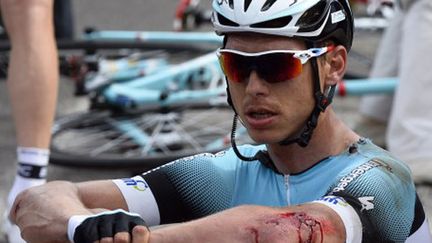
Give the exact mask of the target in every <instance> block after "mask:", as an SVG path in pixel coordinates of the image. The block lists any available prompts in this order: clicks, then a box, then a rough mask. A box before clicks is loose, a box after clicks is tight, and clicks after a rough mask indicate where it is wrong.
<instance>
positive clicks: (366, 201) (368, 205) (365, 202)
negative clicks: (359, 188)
mask: <svg viewBox="0 0 432 243" xmlns="http://www.w3.org/2000/svg"><path fill="white" fill-rule="evenodd" d="M374 199H375V197H372V196H371V197H359V198H358V200H359V201H360V203H361V205H362V208H361V209H360V211H361V212H363V211H364V210H366V211H368V210H371V209H374V207H375V205H374V204H373V203H372V201H373V200H374Z"/></svg>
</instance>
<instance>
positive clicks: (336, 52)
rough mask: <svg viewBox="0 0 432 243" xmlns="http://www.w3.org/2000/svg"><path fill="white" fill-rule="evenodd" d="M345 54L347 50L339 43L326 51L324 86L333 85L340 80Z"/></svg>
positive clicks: (344, 65)
mask: <svg viewBox="0 0 432 243" xmlns="http://www.w3.org/2000/svg"><path fill="white" fill-rule="evenodd" d="M347 55H348V54H347V50H346V49H345V47H344V46H341V45H337V46H335V47H334V49H333V50H331V51H329V52H328V53H326V56H325V66H326V68H325V69H326V72H325V77H324V87H329V86H331V85H335V84H337V83H338V82H339V81H341V80H342V78H343V76H344V74H345V70H346V66H347Z"/></svg>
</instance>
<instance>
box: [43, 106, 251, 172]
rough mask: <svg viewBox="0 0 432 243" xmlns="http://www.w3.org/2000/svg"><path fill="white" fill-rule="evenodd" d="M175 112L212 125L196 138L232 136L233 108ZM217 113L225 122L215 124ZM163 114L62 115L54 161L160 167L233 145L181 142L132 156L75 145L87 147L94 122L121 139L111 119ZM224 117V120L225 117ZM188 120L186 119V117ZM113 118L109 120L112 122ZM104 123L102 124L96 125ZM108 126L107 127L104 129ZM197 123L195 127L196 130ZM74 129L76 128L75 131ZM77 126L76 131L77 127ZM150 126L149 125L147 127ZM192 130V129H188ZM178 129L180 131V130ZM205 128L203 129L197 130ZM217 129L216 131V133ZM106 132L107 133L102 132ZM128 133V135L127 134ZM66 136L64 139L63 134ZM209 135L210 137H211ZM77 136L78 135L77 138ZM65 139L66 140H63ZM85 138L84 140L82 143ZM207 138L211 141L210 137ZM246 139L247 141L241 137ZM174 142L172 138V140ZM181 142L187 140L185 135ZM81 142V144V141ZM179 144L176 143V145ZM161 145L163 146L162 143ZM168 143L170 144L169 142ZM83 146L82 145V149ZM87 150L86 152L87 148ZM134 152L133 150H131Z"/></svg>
mask: <svg viewBox="0 0 432 243" xmlns="http://www.w3.org/2000/svg"><path fill="white" fill-rule="evenodd" d="M174 112H179V113H180V112H181V114H182V115H183V116H188V119H187V122H188V121H189V120H192V121H193V122H195V124H192V125H193V126H196V127H197V128H199V127H200V126H199V125H202V126H206V127H209V126H210V127H211V129H209V130H208V131H209V134H205V133H204V132H205V131H204V130H203V134H202V135H199V136H201V137H199V136H197V137H194V138H195V139H197V140H199V139H201V140H200V141H213V140H215V139H216V138H221V137H224V135H225V136H226V138H229V136H228V135H229V132H230V129H231V121H232V111H231V110H230V109H228V108H227V107H224V108H220V107H219V108H215V107H207V108H203V107H201V108H194V109H190V108H187V109H185V108H182V109H181V110H176V111H174ZM211 112H216V113H213V114H214V117H217V118H219V120H223V121H221V122H222V123H221V124H212V122H214V121H213V120H216V119H214V118H213V117H212V116H209V115H208V114H212V113H211ZM161 114H162V116H163V113H149V114H141V115H136V114H133V115H130V114H128V115H116V114H113V113H112V112H109V111H103V112H86V113H81V114H74V115H69V116H66V117H64V118H61V119H59V120H57V121H56V122H55V125H54V128H53V132H52V142H51V155H50V163H52V164H56V165H61V166H75V167H100V168H102V167H103V168H134V169H146V170H148V169H152V168H155V167H158V166H161V165H163V164H165V163H167V162H170V161H173V160H175V159H178V158H181V157H185V156H190V155H193V154H198V153H203V152H210V153H213V152H217V151H220V150H223V149H225V148H227V147H229V146H230V144H229V139H228V143H225V145H223V146H218V147H215V148H211V149H206V148H204V147H198V148H197V149H190V148H189V147H187V148H188V149H183V148H182V146H186V145H187V144H186V145H185V144H181V143H180V144H179V147H178V148H175V147H174V149H173V152H170V153H163V152H160V153H158V152H157V148H156V149H155V151H156V152H155V153H154V154H147V155H144V154H138V155H133V156H131V155H130V154H129V155H128V156H129V157H128V156H126V154H121V153H120V154H110V153H105V154H98V155H96V156H94V155H91V154H89V153H82V152H83V151H77V150H75V148H74V147H73V146H76V145H83V146H84V147H85V148H87V146H89V145H87V144H85V143H84V142H83V141H85V139H86V138H85V136H91V135H92V134H91V133H87V132H86V131H85V129H86V128H91V126H92V125H95V127H94V129H108V128H109V129H112V130H106V135H108V136H112V138H113V139H115V138H118V137H119V136H122V135H120V134H115V133H116V132H118V130H116V129H113V127H110V126H107V125H109V122H111V124H112V122H113V119H114V120H115V121H120V120H121V119H130V120H133V119H135V121H138V120H137V119H150V118H151V117H152V116H161ZM166 114H173V113H170V112H168V113H166ZM193 114H196V116H193ZM198 117H201V118H206V119H203V120H202V122H206V123H202V124H199V125H198V123H201V122H199V121H198V120H197V119H198ZM221 118H222V119H221ZM185 120H186V119H185ZM108 121H109V122H108ZM96 125H97V126H100V127H96ZM104 126H105V128H104ZM193 126H192V127H191V128H192V129H194V128H193ZM213 126H220V127H221V128H222V129H218V128H216V127H213ZM71 129H72V130H71ZM73 129H75V131H74V130H73ZM144 129H146V128H144ZM184 129H189V128H187V127H186V128H184ZM68 131H69V132H71V131H72V132H77V134H72V138H68V137H67V136H70V135H68V134H67V132H68ZM176 131H177V130H176ZM185 131H187V132H188V133H189V134H186V133H185V134H182V135H183V136H189V135H190V136H193V135H191V134H192V132H191V131H190V130H185ZM197 131H201V130H197ZM110 132H112V134H110ZM212 132H214V134H212ZM179 134H181V133H179ZM102 135H103V134H102ZM123 135H124V134H123ZM61 136H63V138H62V137H61ZM206 136H209V137H208V138H207V137H206ZM74 137H75V138H74ZM62 139H63V140H62ZM65 139H67V144H65ZM79 139H81V140H82V141H81V142H80V140H79ZM99 139H100V141H102V139H105V137H101V138H99ZM206 139H207V140H206ZM239 141H240V142H238V143H241V141H245V139H243V140H239ZM170 142H172V141H170ZM181 142H184V138H183V140H182V141H181ZM77 143H78V144H77ZM80 143H81V144H80ZM127 143H130V141H129V140H125V144H124V146H128V145H130V146H131V148H132V149H133V148H134V144H127ZM173 145H175V144H173ZM158 146H161V145H158ZM166 146H168V145H166ZM81 148H82V147H80V149H81ZM84 152H85V151H84ZM129 152H130V151H129Z"/></svg>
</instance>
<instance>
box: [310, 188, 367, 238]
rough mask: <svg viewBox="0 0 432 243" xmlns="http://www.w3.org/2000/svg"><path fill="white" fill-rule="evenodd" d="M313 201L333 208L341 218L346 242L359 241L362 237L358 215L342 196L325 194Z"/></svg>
mask: <svg viewBox="0 0 432 243" xmlns="http://www.w3.org/2000/svg"><path fill="white" fill-rule="evenodd" d="M313 203H320V204H323V205H326V206H328V207H330V208H331V209H333V210H334V211H335V212H336V213H337V214H338V215H339V217H340V218H341V220H342V222H343V224H344V226H345V233H346V241H345V242H347V243H361V242H362V237H363V226H362V223H361V221H360V217H359V216H358V214H357V212H356V211H355V210H354V208H353V207H351V205H349V204H348V203H347V202H346V201H345V200H344V199H343V198H341V197H336V196H325V197H323V198H320V199H319V200H316V201H313Z"/></svg>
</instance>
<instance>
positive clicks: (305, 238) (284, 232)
mask: <svg viewBox="0 0 432 243" xmlns="http://www.w3.org/2000/svg"><path fill="white" fill-rule="evenodd" d="M344 240H345V231H344V226H343V224H342V222H341V221H340V219H339V218H338V216H337V215H332V212H331V211H329V209H328V208H326V206H323V205H316V204H308V205H302V206H298V207H289V208H270V207H262V206H242V207H237V208H233V209H230V210H227V211H224V212H221V213H218V214H215V215H212V216H209V217H206V218H203V219H199V220H196V221H192V222H188V223H183V224H178V225H174V226H168V227H165V228H159V229H155V230H152V232H151V236H150V242H151V243H159V242H329V243H336V242H344Z"/></svg>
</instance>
